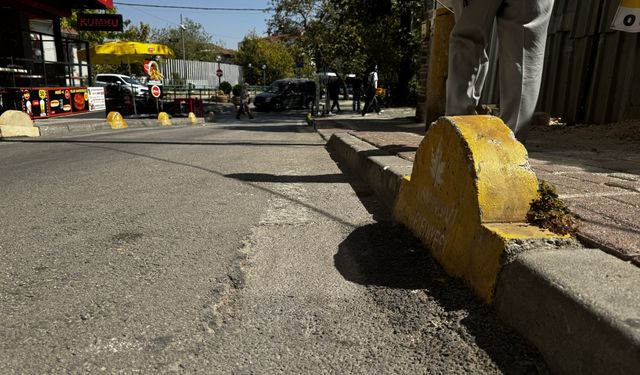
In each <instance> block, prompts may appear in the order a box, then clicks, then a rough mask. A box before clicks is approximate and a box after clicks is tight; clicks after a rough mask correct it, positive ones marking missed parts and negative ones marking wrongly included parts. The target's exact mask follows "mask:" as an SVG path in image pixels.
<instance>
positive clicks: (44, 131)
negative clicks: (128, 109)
mask: <svg viewBox="0 0 640 375" xmlns="http://www.w3.org/2000/svg"><path fill="white" fill-rule="evenodd" d="M125 121H126V122H127V125H128V128H129V129H131V128H152V127H153V128H163V127H166V126H163V125H162V124H161V123H160V122H159V121H158V119H125ZM198 121H199V122H198V124H193V123H192V122H191V120H190V119H189V118H187V117H184V118H183V117H179V118H172V119H171V123H172V125H173V126H178V125H189V126H194V125H202V124H204V120H203V119H201V118H199V119H198ZM35 126H36V127H38V128H39V129H40V136H42V137H47V136H63V135H70V134H80V133H89V132H94V131H111V130H113V131H118V130H120V129H111V125H110V124H109V122H107V120H106V119H105V120H94V121H91V120H87V121H83V122H72V123H60V124H47V125H38V124H37V123H36V124H35Z"/></svg>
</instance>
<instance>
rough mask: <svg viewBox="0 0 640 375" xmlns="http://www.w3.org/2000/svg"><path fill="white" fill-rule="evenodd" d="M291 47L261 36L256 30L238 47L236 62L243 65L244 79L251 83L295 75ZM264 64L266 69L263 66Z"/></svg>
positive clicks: (261, 82)
mask: <svg viewBox="0 0 640 375" xmlns="http://www.w3.org/2000/svg"><path fill="white" fill-rule="evenodd" d="M290 51H291V49H290V48H288V47H287V46H286V45H285V44H284V43H283V42H280V41H276V40H272V39H266V38H260V37H258V36H257V35H256V34H255V32H252V33H251V34H249V35H248V36H246V37H245V38H244V39H243V40H242V42H240V44H239V47H238V52H237V54H236V57H235V62H236V64H238V65H240V66H242V67H243V70H244V79H245V81H246V82H247V83H249V84H251V85H262V84H263V80H264V83H265V84H269V83H270V82H272V81H275V80H276V79H280V78H286V77H292V76H294V75H295V70H294V67H295V63H294V58H293V56H292V54H291V52H290ZM263 66H264V69H263V68H262V67H263Z"/></svg>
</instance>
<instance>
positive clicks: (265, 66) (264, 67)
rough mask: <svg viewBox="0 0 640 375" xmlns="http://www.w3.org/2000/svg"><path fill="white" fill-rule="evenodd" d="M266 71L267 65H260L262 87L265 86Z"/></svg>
mask: <svg viewBox="0 0 640 375" xmlns="http://www.w3.org/2000/svg"><path fill="white" fill-rule="evenodd" d="M266 71H267V65H266V64H262V86H266V85H267V79H266V75H265V73H266Z"/></svg>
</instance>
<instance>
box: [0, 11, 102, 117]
mask: <svg viewBox="0 0 640 375" xmlns="http://www.w3.org/2000/svg"><path fill="white" fill-rule="evenodd" d="M112 8H113V1H112V0H67V1H51V0H22V1H18V2H16V1H8V0H0V113H1V112H4V111H5V110H10V109H12V110H20V111H24V112H25V113H27V114H29V115H30V116H32V117H33V118H47V117H56V116H65V115H74V114H75V115H77V114H81V113H85V112H91V111H100V110H102V111H104V89H103V88H97V89H96V88H92V87H91V83H92V82H91V76H92V73H91V65H90V62H87V61H80V59H79V58H78V52H79V51H80V50H83V49H87V48H88V43H87V42H86V41H83V40H80V39H78V38H77V36H76V35H75V34H74V33H73V31H71V30H62V29H61V27H60V18H61V17H67V16H69V15H70V14H71V10H72V9H112Z"/></svg>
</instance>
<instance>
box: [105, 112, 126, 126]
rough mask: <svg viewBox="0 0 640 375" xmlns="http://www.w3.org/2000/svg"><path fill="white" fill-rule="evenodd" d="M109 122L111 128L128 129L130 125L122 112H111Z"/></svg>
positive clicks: (108, 116) (108, 117)
mask: <svg viewBox="0 0 640 375" xmlns="http://www.w3.org/2000/svg"><path fill="white" fill-rule="evenodd" d="M107 122H108V123H109V125H110V126H111V129H126V128H127V127H128V125H127V122H126V121H124V118H123V117H122V115H121V114H120V112H109V114H108V115H107Z"/></svg>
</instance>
